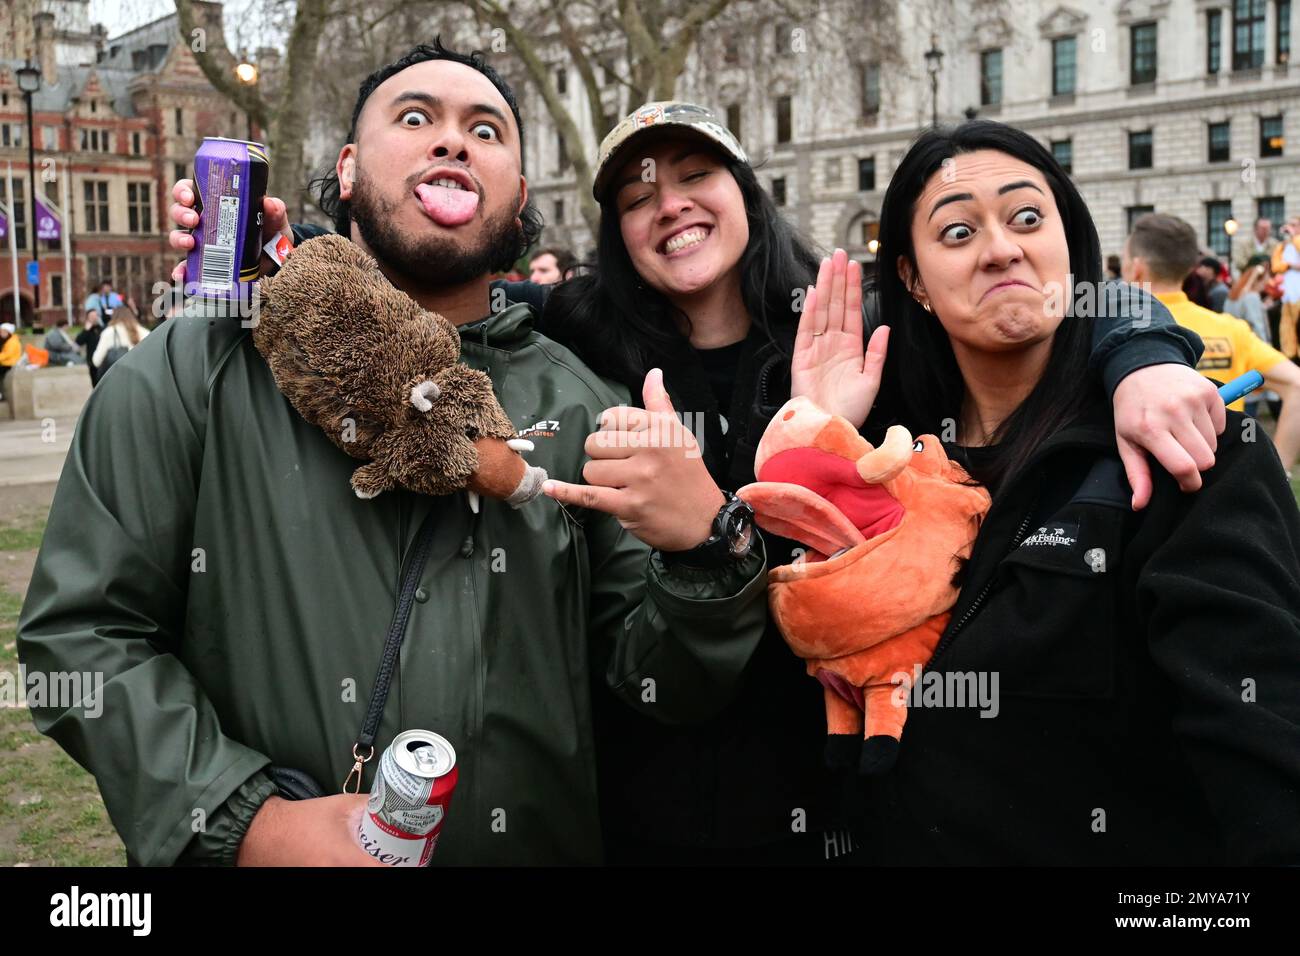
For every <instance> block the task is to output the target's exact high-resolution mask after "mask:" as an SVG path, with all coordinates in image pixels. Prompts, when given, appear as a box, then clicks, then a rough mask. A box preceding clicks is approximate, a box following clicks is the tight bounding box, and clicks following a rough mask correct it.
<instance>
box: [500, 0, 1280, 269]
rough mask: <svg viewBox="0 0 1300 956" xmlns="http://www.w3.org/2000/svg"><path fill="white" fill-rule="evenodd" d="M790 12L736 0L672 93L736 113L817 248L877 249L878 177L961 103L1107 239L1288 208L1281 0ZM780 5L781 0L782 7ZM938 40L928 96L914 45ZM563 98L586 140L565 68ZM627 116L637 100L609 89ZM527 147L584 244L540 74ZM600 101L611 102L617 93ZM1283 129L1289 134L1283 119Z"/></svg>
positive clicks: (1216, 241)
mask: <svg viewBox="0 0 1300 956" xmlns="http://www.w3.org/2000/svg"><path fill="white" fill-rule="evenodd" d="M813 6H814V7H815V10H816V12H815V13H810V14H808V15H807V16H806V17H804V18H803V19H799V18H792V17H791V16H790V15H789V13H788V12H784V11H782V10H781V9H780V8H773V9H775V11H776V12H772V11H771V10H768V11H767V12H764V8H763V7H761V6H759V5H758V4H756V3H742V4H737V5H736V6H734V7H733V8H731V12H730V13H729V14H728V15H727V16H726V17H724V18H723V19H722V20H720V21H719V22H718V23H717V25H716V26H711V27H710V28H709V29H708V30H707V31H706V33H705V35H704V36H703V37H702V39H701V43H700V46H699V49H698V50H697V52H696V54H695V55H694V56H693V57H692V60H691V62H690V64H689V65H688V67H687V70H686V72H685V74H684V75H683V76H682V78H681V82H680V84H679V87H678V96H680V97H682V98H686V99H694V100H697V101H699V102H702V103H704V104H706V105H708V106H710V107H712V108H714V109H715V110H717V111H718V113H719V115H721V116H724V117H727V119H728V123H729V125H733V126H734V125H738V126H739V130H738V132H739V134H740V139H741V141H742V143H743V144H744V146H745V148H746V150H747V151H748V152H749V154H750V156H751V158H752V159H753V160H754V161H755V163H756V164H757V165H758V166H759V167H760V178H761V179H762V180H763V181H764V183H765V184H766V185H767V186H768V188H769V189H770V190H771V191H772V193H773V195H774V196H775V197H776V198H777V200H778V203H780V204H781V205H782V206H783V208H784V210H785V213H786V214H787V215H788V216H789V217H790V218H791V219H792V221H794V222H795V223H797V224H798V226H799V227H800V228H801V229H802V230H803V231H804V233H805V234H806V235H807V236H809V237H810V238H811V239H813V240H814V241H815V242H816V243H817V244H818V245H820V246H822V247H823V248H831V247H834V246H843V247H845V248H847V249H848V250H849V251H850V253H851V254H853V255H854V256H856V257H857V258H859V259H861V260H863V261H870V260H872V259H873V258H874V257H873V255H872V254H871V252H870V251H869V248H870V247H869V246H868V243H869V241H870V239H871V238H872V237H873V235H874V223H875V221H876V217H877V216H878V214H879V210H880V204H881V201H882V200H883V196H884V190H885V188H886V187H887V186H888V184H889V178H890V175H891V174H892V172H893V169H894V168H895V166H896V165H897V163H898V161H899V159H900V158H901V156H902V154H903V153H904V151H905V150H906V149H907V146H908V144H909V143H910V141H911V140H912V139H913V138H914V137H915V136H916V134H917V133H918V132H919V131H920V129H921V128H922V127H923V126H925V125H927V124H929V123H930V122H931V118H932V112H937V115H938V119H939V122H940V123H953V122H958V121H960V120H962V119H963V118H964V117H965V116H967V115H978V116H981V117H988V118H993V119H998V120H1001V121H1004V122H1007V123H1012V124H1014V125H1016V126H1019V127H1021V128H1022V129H1025V130H1027V131H1029V132H1031V133H1032V134H1033V135H1035V136H1036V137H1038V138H1039V139H1040V140H1041V141H1042V142H1043V144H1044V145H1045V146H1047V147H1048V148H1050V149H1052V150H1054V152H1055V153H1056V154H1057V156H1058V158H1060V159H1061V160H1062V161H1063V162H1065V163H1066V164H1067V168H1068V169H1069V170H1070V172H1071V174H1072V176H1073V177H1074V180H1075V182H1076V183H1077V185H1078V186H1079V188H1080V190H1081V192H1082V193H1083V195H1084V197H1085V198H1086V199H1087V201H1088V203H1089V206H1090V208H1091V210H1092V213H1093V216H1094V218H1095V220H1096V223H1097V228H1098V232H1099V233H1100V237H1101V242H1102V249H1103V251H1104V252H1105V253H1116V252H1118V251H1119V250H1120V248H1121V246H1122V242H1123V239H1124V236H1125V235H1126V234H1127V231H1128V225H1129V222H1130V221H1131V219H1132V218H1133V217H1135V216H1137V215H1139V214H1141V213H1142V212H1145V211H1147V210H1149V209H1155V210H1158V211H1160V212H1167V213H1171V214H1174V215H1178V216H1181V217H1182V218H1184V219H1186V220H1187V221H1188V222H1190V223H1192V224H1193V225H1194V226H1195V227H1196V229H1197V230H1198V232H1199V233H1200V234H1201V236H1202V242H1203V244H1204V245H1205V247H1206V248H1210V249H1216V250H1219V251H1221V252H1226V250H1227V248H1228V243H1229V237H1228V233H1227V232H1226V231H1225V229H1224V223H1225V221H1226V220H1228V219H1229V218H1231V219H1233V220H1235V221H1236V222H1237V223H1239V224H1240V228H1241V229H1242V231H1243V232H1244V231H1246V230H1249V228H1250V224H1251V223H1252V222H1253V220H1254V219H1255V217H1256V216H1258V215H1261V214H1262V215H1265V216H1268V217H1269V218H1271V219H1273V220H1274V224H1275V225H1276V224H1277V221H1278V220H1280V219H1281V218H1282V217H1283V216H1284V215H1295V214H1300V128H1297V127H1298V125H1300V73H1293V72H1291V71H1290V64H1289V60H1290V51H1291V39H1292V37H1293V36H1294V34H1295V30H1296V27H1297V23H1296V19H1297V14H1296V11H1295V7H1296V6H1297V4H1294V3H1292V2H1291V0H1072V2H1067V3H1059V2H1051V0H1046V2H1044V0H1003V2H1001V3H983V4H980V3H977V2H972V0H964V2H958V0H906V2H893V0H831V2H828V3H818V4H815V5H813ZM787 9H788V8H787ZM931 49H937V50H938V51H940V52H941V53H942V54H943V56H942V60H941V66H940V68H939V70H938V71H937V81H938V82H937V86H938V95H937V103H936V102H935V101H934V99H932V92H931V91H932V86H931V75H930V72H929V70H928V66H927V58H926V52H927V51H929V50H931ZM555 53H556V55H555V57H554V63H555V68H556V70H557V71H563V72H565V73H566V74H567V76H566V81H567V93H566V95H565V99H566V102H567V103H568V104H569V106H570V109H571V111H572V112H573V113H574V114H575V117H576V118H578V120H579V125H580V127H582V128H583V129H584V133H585V135H586V137H587V139H588V140H589V141H588V142H587V144H586V145H587V148H588V149H589V150H590V154H591V155H593V156H594V155H595V150H596V142H595V136H594V134H593V133H592V131H591V125H592V124H591V123H590V118H589V116H588V111H587V110H586V108H585V101H586V98H585V95H584V92H583V90H582V89H581V86H580V81H579V78H578V76H577V72H576V70H574V69H573V67H572V65H571V64H570V63H568V62H566V59H565V58H564V56H562V55H560V54H559V52H558V47H557V48H556V49H555ZM614 101H615V104H616V108H617V109H618V110H619V111H620V114H621V113H623V112H626V111H628V110H629V109H630V108H632V107H634V106H636V105H637V104H630V103H625V102H617V94H616V93H615V95H614ZM522 106H523V109H524V110H525V115H526V116H527V117H530V118H531V122H532V129H533V132H532V136H531V140H530V143H529V145H528V155H527V156H526V163H527V166H528V169H529V176H530V184H531V187H532V191H533V195H534V196H535V197H536V198H537V201H538V203H539V205H540V206H541V208H542V210H543V212H544V213H545V215H546V217H547V220H548V223H549V226H548V232H547V236H546V241H547V242H550V243H562V244H567V245H570V246H572V247H574V248H576V249H578V250H580V251H589V250H590V249H591V247H592V240H591V236H590V234H589V232H588V230H587V228H586V226H585V224H584V223H583V221H582V219H581V217H580V216H579V215H578V212H577V202H576V192H575V190H576V189H578V188H583V189H585V188H587V186H586V184H578V183H576V182H574V177H573V175H572V172H571V171H569V172H567V174H566V172H565V170H564V163H563V161H562V157H561V156H560V155H559V150H558V143H557V138H556V136H555V133H554V128H553V125H552V123H551V121H550V117H549V115H548V114H547V112H546V108H545V105H544V104H543V102H542V100H541V97H540V96H539V95H538V94H537V91H536V90H535V89H528V88H525V92H524V94H523V104H522ZM611 108H615V107H614V106H612V107H611ZM1293 130H1294V131H1295V132H1294V133H1293V132H1292V131H1293Z"/></svg>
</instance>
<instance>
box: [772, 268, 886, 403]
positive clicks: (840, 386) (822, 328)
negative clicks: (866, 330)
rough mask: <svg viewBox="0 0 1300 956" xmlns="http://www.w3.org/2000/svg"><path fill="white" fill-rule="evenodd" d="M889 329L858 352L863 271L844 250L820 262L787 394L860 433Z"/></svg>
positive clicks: (883, 329)
mask: <svg viewBox="0 0 1300 956" xmlns="http://www.w3.org/2000/svg"><path fill="white" fill-rule="evenodd" d="M888 345H889V327H888V326H881V327H880V328H878V329H876V331H875V332H873V333H872V335H871V341H870V342H869V343H868V345H867V349H866V351H865V352H864V351H863V349H862V266H861V265H860V264H859V263H857V262H854V261H851V260H850V259H849V257H848V254H847V253H845V252H844V250H843V249H836V250H835V254H834V255H832V256H831V257H830V258H829V259H823V260H822V264H821V268H820V269H819V270H818V271H817V285H816V286H814V287H810V288H809V289H808V293H807V296H806V297H805V299H804V307H803V315H801V316H800V317H799V333H798V335H797V336H796V337H795V341H794V357H793V360H792V362H791V364H790V395H791V397H792V398H793V397H796V396H803V397H805V398H808V399H810V400H811V401H813V402H814V403H816V404H817V405H818V406H820V407H821V408H823V409H825V410H826V411H828V412H831V413H833V414H835V415H840V416H842V417H844V418H847V419H848V420H849V421H850V422H852V423H853V424H854V425H855V426H857V427H859V428H861V427H862V424H863V422H865V421H866V420H867V414H868V413H869V412H870V411H871V406H872V405H873V404H874V403H875V401H876V393H877V392H878V391H879V390H880V375H881V372H882V371H883V370H884V367H885V351H886V349H887V347H888Z"/></svg>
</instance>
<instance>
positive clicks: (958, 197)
mask: <svg viewBox="0 0 1300 956" xmlns="http://www.w3.org/2000/svg"><path fill="white" fill-rule="evenodd" d="M1026 188H1028V189H1032V190H1033V191H1034V192H1036V193H1039V194H1040V195H1041V194H1042V192H1043V191H1042V190H1041V189H1039V188H1038V187H1037V186H1035V185H1034V184H1033V183H1031V182H1030V181H1029V180H1027V179H1021V180H1019V181H1018V182H1014V183H1007V184H1006V185H1005V186H1003V187H1001V188H1000V189H999V190H998V195H999V196H1005V195H1006V194H1007V193H1009V192H1014V191H1015V190H1017V189H1026ZM974 198H975V197H974V196H972V195H971V194H970V193H953V194H952V195H951V196H944V197H943V198H942V199H940V200H939V201H938V202H937V203H935V204H934V208H933V209H931V210H930V215H929V216H927V217H926V220H925V221H926V222H929V221H930V220H931V219H933V218H934V214H935V213H936V212H938V211H939V210H940V209H941V208H942V207H944V206H946V205H948V203H950V202H969V201H970V200H972V199H974Z"/></svg>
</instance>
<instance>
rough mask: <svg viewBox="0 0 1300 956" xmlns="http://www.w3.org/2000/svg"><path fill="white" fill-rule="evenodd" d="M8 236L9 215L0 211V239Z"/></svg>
mask: <svg viewBox="0 0 1300 956" xmlns="http://www.w3.org/2000/svg"><path fill="white" fill-rule="evenodd" d="M8 237H9V217H8V216H6V215H5V214H4V213H2V212H0V239H7V238H8Z"/></svg>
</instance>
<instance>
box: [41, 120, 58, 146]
mask: <svg viewBox="0 0 1300 956" xmlns="http://www.w3.org/2000/svg"><path fill="white" fill-rule="evenodd" d="M41 142H42V143H44V144H45V148H46V149H47V150H49V151H50V152H56V151H57V150H58V148H59V128H58V127H57V126H47V127H45V128H44V129H43V130H41Z"/></svg>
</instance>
